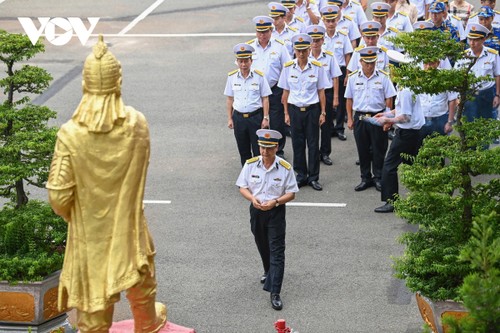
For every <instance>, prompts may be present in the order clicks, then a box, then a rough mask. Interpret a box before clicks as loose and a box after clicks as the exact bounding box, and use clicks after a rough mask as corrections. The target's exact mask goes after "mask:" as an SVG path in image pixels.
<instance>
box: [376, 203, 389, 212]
mask: <svg viewBox="0 0 500 333" xmlns="http://www.w3.org/2000/svg"><path fill="white" fill-rule="evenodd" d="M393 211H394V206H393V205H392V204H390V203H388V202H386V203H385V205H383V206H380V207H377V208H375V213H392V212H393Z"/></svg>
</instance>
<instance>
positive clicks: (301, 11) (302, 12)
mask: <svg viewBox="0 0 500 333" xmlns="http://www.w3.org/2000/svg"><path fill="white" fill-rule="evenodd" d="M309 7H310V8H311V10H312V12H313V14H314V15H315V16H316V17H317V18H318V19H320V21H321V14H320V13H319V10H318V6H317V5H316V4H315V3H314V1H311V2H310V3H309ZM295 15H297V16H300V17H302V18H303V19H304V24H305V25H306V27H307V26H310V25H311V24H313V23H312V22H311V18H310V17H309V14H308V13H307V9H306V2H305V1H303V2H302V5H300V6H297V4H295Z"/></svg>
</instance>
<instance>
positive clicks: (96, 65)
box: [82, 35, 122, 95]
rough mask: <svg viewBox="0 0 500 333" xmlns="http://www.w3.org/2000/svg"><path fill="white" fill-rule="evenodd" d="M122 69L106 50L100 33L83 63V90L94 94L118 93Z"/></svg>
mask: <svg viewBox="0 0 500 333" xmlns="http://www.w3.org/2000/svg"><path fill="white" fill-rule="evenodd" d="M121 80H122V69H121V64H120V62H119V61H118V60H117V59H116V58H115V56H114V55H113V54H112V53H111V52H110V51H108V47H107V46H106V44H105V43H104V40H103V37H102V35H99V41H98V42H97V44H96V45H94V47H93V49H92V53H91V54H89V56H88V57H87V59H85V64H84V65H83V82H82V84H83V92H84V93H91V94H96V95H108V94H111V93H118V94H120V91H121Z"/></svg>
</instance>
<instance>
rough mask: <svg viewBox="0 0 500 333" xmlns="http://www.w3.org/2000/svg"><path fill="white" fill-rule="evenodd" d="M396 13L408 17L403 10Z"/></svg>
mask: <svg viewBox="0 0 500 333" xmlns="http://www.w3.org/2000/svg"><path fill="white" fill-rule="evenodd" d="M398 13H399V14H401V15H403V16H406V17H408V14H407V13H405V12H398Z"/></svg>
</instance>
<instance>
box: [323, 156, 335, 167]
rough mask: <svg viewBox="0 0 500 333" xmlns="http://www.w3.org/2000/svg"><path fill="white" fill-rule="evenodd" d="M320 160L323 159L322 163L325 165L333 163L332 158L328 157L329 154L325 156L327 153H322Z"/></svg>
mask: <svg viewBox="0 0 500 333" xmlns="http://www.w3.org/2000/svg"><path fill="white" fill-rule="evenodd" d="M321 161H323V163H325V164H326V165H332V164H333V162H332V159H331V158H330V156H327V155H322V156H321Z"/></svg>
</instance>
